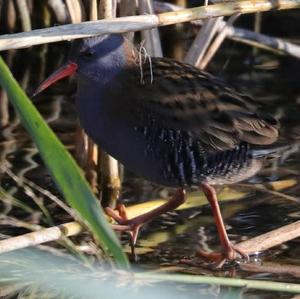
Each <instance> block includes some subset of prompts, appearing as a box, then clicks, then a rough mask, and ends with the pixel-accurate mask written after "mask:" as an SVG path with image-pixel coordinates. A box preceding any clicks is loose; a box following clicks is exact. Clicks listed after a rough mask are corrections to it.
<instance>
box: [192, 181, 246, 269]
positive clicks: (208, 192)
mask: <svg viewBox="0 0 300 299" xmlns="http://www.w3.org/2000/svg"><path fill="white" fill-rule="evenodd" d="M202 189H203V192H204V194H205V196H206V198H207V200H208V202H209V203H210V205H211V208H212V212H213V216H214V219H215V223H216V226H217V230H218V234H219V238H220V243H221V246H222V248H223V252H222V253H207V252H203V251H201V250H200V251H199V252H198V253H199V255H200V256H204V257H206V258H208V259H211V260H214V261H215V262H216V263H217V267H222V265H223V264H224V262H225V261H226V260H230V261H232V260H235V259H237V258H238V257H239V256H241V257H243V258H246V259H248V258H249V257H248V255H247V254H246V253H244V252H242V251H240V250H239V249H237V248H236V247H234V245H233V244H231V242H230V240H229V238H228V235H227V233H226V229H225V225H224V222H223V218H222V215H221V211H220V206H219V203H218V198H217V194H216V190H215V189H214V188H213V187H212V186H210V185H209V184H207V183H202Z"/></svg>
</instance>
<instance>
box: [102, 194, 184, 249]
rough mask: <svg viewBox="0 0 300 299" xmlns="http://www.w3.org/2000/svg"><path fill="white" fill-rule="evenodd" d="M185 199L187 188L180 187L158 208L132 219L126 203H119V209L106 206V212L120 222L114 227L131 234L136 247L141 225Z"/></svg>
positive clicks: (174, 207)
mask: <svg viewBox="0 0 300 299" xmlns="http://www.w3.org/2000/svg"><path fill="white" fill-rule="evenodd" d="M184 201H185V190H184V189H183V188H179V189H177V190H176V192H175V194H174V195H173V197H172V198H171V199H170V200H169V201H167V202H166V203H164V204H163V205H161V206H159V207H158V208H156V209H153V210H151V211H149V212H147V213H145V214H142V215H139V216H136V217H134V218H132V219H128V217H127V214H126V210H125V207H124V205H119V206H118V207H117V211H115V210H113V209H111V208H109V207H107V208H105V212H106V214H107V215H108V216H110V217H111V218H113V219H114V220H115V221H116V222H117V223H118V224H117V225H114V226H113V229H115V230H117V231H128V232H129V233H130V235H131V246H132V249H134V246H135V243H136V239H137V236H138V233H139V229H140V227H141V226H142V225H143V224H144V223H146V222H149V221H151V220H152V219H153V218H155V217H157V216H159V215H161V214H164V213H166V212H168V211H170V210H174V209H176V208H177V207H179V206H180V205H181V204H183V202H184Z"/></svg>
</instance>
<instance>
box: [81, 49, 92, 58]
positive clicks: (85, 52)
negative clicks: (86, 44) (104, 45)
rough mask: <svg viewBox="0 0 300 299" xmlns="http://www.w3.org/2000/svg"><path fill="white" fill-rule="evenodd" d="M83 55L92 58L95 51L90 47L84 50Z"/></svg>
mask: <svg viewBox="0 0 300 299" xmlns="http://www.w3.org/2000/svg"><path fill="white" fill-rule="evenodd" d="M81 55H82V56H83V57H85V58H92V57H93V56H94V51H93V50H92V49H88V50H86V51H84V52H82V53H81Z"/></svg>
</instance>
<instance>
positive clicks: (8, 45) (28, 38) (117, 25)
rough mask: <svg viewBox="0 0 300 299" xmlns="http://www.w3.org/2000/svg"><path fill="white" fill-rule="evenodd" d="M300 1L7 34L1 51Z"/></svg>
mask: <svg viewBox="0 0 300 299" xmlns="http://www.w3.org/2000/svg"><path fill="white" fill-rule="evenodd" d="M299 7H300V0H278V1H276V2H274V1H268V0H256V1H253V0H245V1H232V2H225V3H217V4H212V5H208V6H201V7H195V8H190V9H183V10H179V11H175V12H167V13H162V14H159V15H145V16H131V17H123V18H117V19H112V20H99V21H95V22H84V23H81V24H68V25H62V26H56V27H51V28H45V29H38V30H34V31H30V32H22V33H16V34H6V35H2V36H0V51H1V50H8V49H13V48H14V49H17V48H24V47H29V46H33V45H39V44H44V43H51V42H57V41H63V40H71V39H76V38H84V37H89V36H95V35H101V34H107V33H124V32H128V31H139V30H146V29H151V28H155V27H157V26H166V25H171V24H177V23H182V22H188V21H193V20H197V19H207V18H210V17H220V16H230V15H233V14H236V13H241V14H246V13H253V12H258V11H268V10H271V9H278V10H281V9H292V8H299Z"/></svg>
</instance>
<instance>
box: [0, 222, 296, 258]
mask: <svg viewBox="0 0 300 299" xmlns="http://www.w3.org/2000/svg"><path fill="white" fill-rule="evenodd" d="M81 231H82V226H81V225H80V224H79V223H77V222H69V223H65V224H62V225H59V226H54V227H50V228H45V229H41V230H39V231H36V232H32V233H27V234H24V235H21V236H17V237H12V238H9V239H5V240H1V241H0V253H3V252H8V251H12V250H16V249H21V248H26V247H29V246H35V245H39V244H42V243H46V242H50V241H56V240H59V239H61V238H63V237H69V236H74V235H77V234H79V233H80V232H81ZM298 237H300V221H297V222H294V223H291V224H288V225H285V226H283V227H280V228H278V229H275V230H272V231H270V232H268V233H265V234H262V235H260V236H257V237H254V238H252V239H249V240H247V241H244V242H241V243H238V244H236V245H235V246H236V247H237V248H238V249H240V250H242V251H243V252H245V253H248V254H254V253H256V252H260V251H264V250H267V249H269V248H272V247H274V246H278V245H280V244H283V243H285V242H288V241H290V240H292V239H295V238H298Z"/></svg>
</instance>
